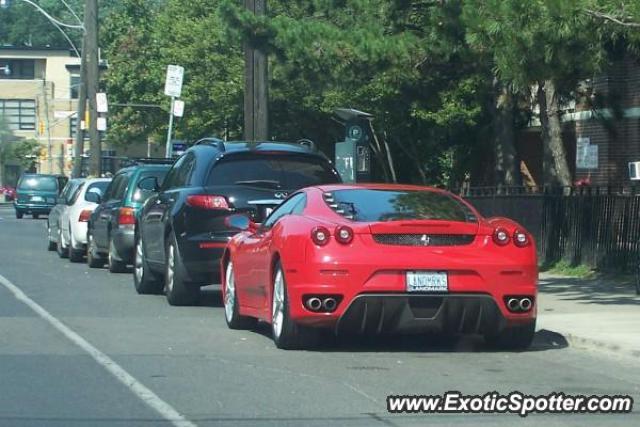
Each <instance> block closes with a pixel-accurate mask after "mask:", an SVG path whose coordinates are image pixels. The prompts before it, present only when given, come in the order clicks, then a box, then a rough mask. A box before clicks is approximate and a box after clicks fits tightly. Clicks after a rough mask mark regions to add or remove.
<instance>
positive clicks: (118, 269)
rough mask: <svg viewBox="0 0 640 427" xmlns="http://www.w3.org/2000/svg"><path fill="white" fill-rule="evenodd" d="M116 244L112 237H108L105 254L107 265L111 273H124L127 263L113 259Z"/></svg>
mask: <svg viewBox="0 0 640 427" xmlns="http://www.w3.org/2000/svg"><path fill="white" fill-rule="evenodd" d="M115 253H116V246H115V245H114V243H113V239H109V255H108V256H107V265H108V267H109V271H110V272H111V273H126V272H127V263H126V262H123V261H118V260H117V259H115Z"/></svg>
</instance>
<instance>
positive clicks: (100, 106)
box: [96, 92, 109, 113]
mask: <svg viewBox="0 0 640 427" xmlns="http://www.w3.org/2000/svg"><path fill="white" fill-rule="evenodd" d="M96 108H97V110H98V113H108V112H109V104H108V103H107V94H106V93H104V92H99V93H96Z"/></svg>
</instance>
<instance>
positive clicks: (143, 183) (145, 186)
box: [138, 176, 160, 193]
mask: <svg viewBox="0 0 640 427" xmlns="http://www.w3.org/2000/svg"><path fill="white" fill-rule="evenodd" d="M138 188H139V189H140V190H142V191H151V192H153V193H157V192H158V190H160V184H159V183H158V178H156V177H155V176H147V177H144V178H142V179H141V180H140V181H139V182H138Z"/></svg>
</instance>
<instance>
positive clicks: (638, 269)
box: [636, 254, 640, 295]
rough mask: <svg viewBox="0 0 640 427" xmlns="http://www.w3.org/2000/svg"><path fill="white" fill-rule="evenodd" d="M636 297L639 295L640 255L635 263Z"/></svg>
mask: <svg viewBox="0 0 640 427" xmlns="http://www.w3.org/2000/svg"><path fill="white" fill-rule="evenodd" d="M636 295H640V254H639V255H638V261H637V262H636Z"/></svg>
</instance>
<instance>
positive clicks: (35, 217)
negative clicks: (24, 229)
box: [31, 214, 40, 219]
mask: <svg viewBox="0 0 640 427" xmlns="http://www.w3.org/2000/svg"><path fill="white" fill-rule="evenodd" d="M31 216H33V219H38V218H40V214H33V215H31Z"/></svg>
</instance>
